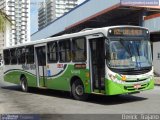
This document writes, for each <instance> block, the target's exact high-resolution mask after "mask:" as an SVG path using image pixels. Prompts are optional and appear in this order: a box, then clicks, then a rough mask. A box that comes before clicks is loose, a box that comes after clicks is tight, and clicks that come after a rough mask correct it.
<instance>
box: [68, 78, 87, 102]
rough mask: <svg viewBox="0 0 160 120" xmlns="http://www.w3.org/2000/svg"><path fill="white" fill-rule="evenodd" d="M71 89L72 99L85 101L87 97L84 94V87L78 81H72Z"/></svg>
mask: <svg viewBox="0 0 160 120" xmlns="http://www.w3.org/2000/svg"><path fill="white" fill-rule="evenodd" d="M71 88H72V89H71V92H72V95H73V97H74V99H76V100H83V101H84V100H87V98H88V95H87V94H85V93H84V87H83V84H82V82H81V81H80V80H76V81H74V82H73V84H72V87H71Z"/></svg>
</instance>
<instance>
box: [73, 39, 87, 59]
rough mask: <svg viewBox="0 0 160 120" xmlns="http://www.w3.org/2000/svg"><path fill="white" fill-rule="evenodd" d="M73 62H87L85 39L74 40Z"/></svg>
mask: <svg viewBox="0 0 160 120" xmlns="http://www.w3.org/2000/svg"><path fill="white" fill-rule="evenodd" d="M72 60H73V61H74V62H84V61H86V40H85V38H84V37H83V38H74V39H73V40H72Z"/></svg>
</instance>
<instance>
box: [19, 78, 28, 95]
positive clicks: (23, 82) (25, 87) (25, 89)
mask: <svg viewBox="0 0 160 120" xmlns="http://www.w3.org/2000/svg"><path fill="white" fill-rule="evenodd" d="M21 88H22V91H23V92H28V83H27V79H26V77H23V78H22V79H21Z"/></svg>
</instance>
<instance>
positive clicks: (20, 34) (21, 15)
mask: <svg viewBox="0 0 160 120" xmlns="http://www.w3.org/2000/svg"><path fill="white" fill-rule="evenodd" d="M29 3H30V0H1V1H0V9H1V10H3V11H4V12H5V13H6V14H7V15H8V16H10V18H11V21H12V24H11V26H10V27H9V26H8V25H6V30H5V31H3V32H1V33H0V54H2V51H1V49H2V47H1V46H4V47H9V46H14V45H19V44H22V43H25V42H28V41H30V15H29V14H30V4H29Z"/></svg>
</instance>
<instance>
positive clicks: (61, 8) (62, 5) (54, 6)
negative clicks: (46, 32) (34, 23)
mask: <svg viewBox="0 0 160 120" xmlns="http://www.w3.org/2000/svg"><path fill="white" fill-rule="evenodd" d="M77 4H78V0H45V2H44V4H42V5H41V7H40V8H39V10H38V30H40V29H42V28H44V27H45V26H46V25H48V24H49V23H50V22H51V21H53V20H54V19H56V18H58V17H60V16H62V15H63V14H64V13H66V12H68V11H70V10H71V9H72V8H74V7H75V6H77Z"/></svg>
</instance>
